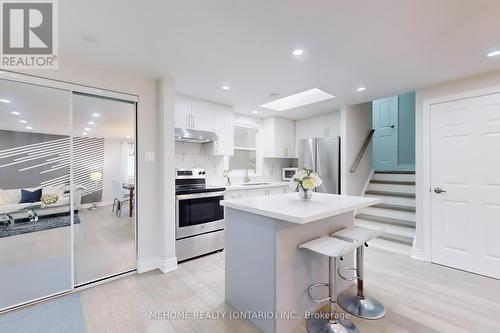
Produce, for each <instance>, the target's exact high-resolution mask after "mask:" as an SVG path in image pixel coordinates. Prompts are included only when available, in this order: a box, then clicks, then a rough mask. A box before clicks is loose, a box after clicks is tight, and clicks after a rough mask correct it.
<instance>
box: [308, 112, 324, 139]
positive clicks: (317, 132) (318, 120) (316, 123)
mask: <svg viewBox="0 0 500 333" xmlns="http://www.w3.org/2000/svg"><path fill="white" fill-rule="evenodd" d="M323 136H326V116H325V115H322V116H317V117H314V118H309V119H307V137H308V138H321V137H323Z"/></svg>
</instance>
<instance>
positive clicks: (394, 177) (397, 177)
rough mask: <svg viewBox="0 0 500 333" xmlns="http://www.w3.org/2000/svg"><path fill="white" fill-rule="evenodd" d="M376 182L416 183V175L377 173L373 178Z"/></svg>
mask: <svg viewBox="0 0 500 333" xmlns="http://www.w3.org/2000/svg"><path fill="white" fill-rule="evenodd" d="M372 179H376V180H397V181H403V182H414V181H415V175H408V174H396V173H388V174H387V173H375V174H373V178H372Z"/></svg>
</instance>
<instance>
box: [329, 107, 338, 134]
mask: <svg viewBox="0 0 500 333" xmlns="http://www.w3.org/2000/svg"><path fill="white" fill-rule="evenodd" d="M326 136H329V137H335V136H340V112H339V111H336V112H332V113H329V114H327V115H326Z"/></svg>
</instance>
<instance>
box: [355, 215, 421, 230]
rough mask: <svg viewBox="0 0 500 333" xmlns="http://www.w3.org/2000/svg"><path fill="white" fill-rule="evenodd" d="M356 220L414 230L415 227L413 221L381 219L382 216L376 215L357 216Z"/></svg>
mask: <svg viewBox="0 0 500 333" xmlns="http://www.w3.org/2000/svg"><path fill="white" fill-rule="evenodd" d="M356 218H357V219H361V220H367V221H372V222H379V223H385V224H390V225H396V226H400V227H407V228H412V229H415V225H416V224H415V221H409V220H402V219H395V218H391V217H382V216H376V215H371V214H357V215H356Z"/></svg>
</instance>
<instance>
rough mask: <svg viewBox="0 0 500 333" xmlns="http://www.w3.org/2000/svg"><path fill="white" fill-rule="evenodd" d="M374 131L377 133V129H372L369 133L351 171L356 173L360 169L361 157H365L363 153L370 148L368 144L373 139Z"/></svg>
mask: <svg viewBox="0 0 500 333" xmlns="http://www.w3.org/2000/svg"><path fill="white" fill-rule="evenodd" d="M373 133H375V129H373V128H372V129H371V130H370V132H369V133H368V136H367V137H366V139H365V142H363V145H362V146H361V149H360V150H359V152H358V155H357V156H356V159H355V160H354V163H353V164H352V166H351V173H355V172H356V170H358V166H359V163H360V162H361V159H362V158H363V155H364V154H365V152H366V148H368V145H369V144H370V141H371V140H372V137H373Z"/></svg>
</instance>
